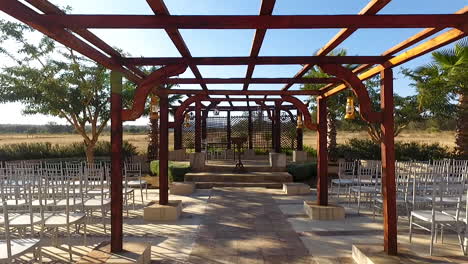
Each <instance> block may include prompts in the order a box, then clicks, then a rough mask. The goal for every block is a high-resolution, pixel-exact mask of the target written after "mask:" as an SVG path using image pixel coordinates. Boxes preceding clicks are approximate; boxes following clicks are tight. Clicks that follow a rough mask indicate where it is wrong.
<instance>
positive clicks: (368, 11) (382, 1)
mask: <svg viewBox="0 0 468 264" xmlns="http://www.w3.org/2000/svg"><path fill="white" fill-rule="evenodd" d="M389 2H390V0H372V1H370V2H369V4H368V5H367V6H365V7H364V8H363V9H362V10H361V12H359V15H375V14H377V12H379V11H380V10H381V9H382V8H383V7H385V6H386V5H387V4H388V3H389ZM356 30H357V28H356V27H349V28H343V29H341V30H340V31H339V32H338V33H337V34H336V35H335V36H334V37H333V38H332V39H331V40H330V41H329V42H328V43H327V44H325V46H323V47H322V48H321V49H320V50H319V51H318V52H317V56H325V55H327V54H328V53H330V52H331V51H332V50H334V49H335V48H336V47H338V46H339V45H340V44H341V43H343V41H345V40H346V39H347V38H348V37H349V36H351V34H353V33H354V32H355V31H356ZM312 67H313V64H306V65H304V67H302V69H301V70H300V71H299V72H298V73H296V75H295V76H294V77H295V78H299V77H302V76H304V75H305V74H306V73H307V72H308V71H309V70H310V69H311V68H312ZM293 84H294V82H291V83H288V84H287V85H285V86H284V87H283V89H282V90H288V89H289V88H291V86H292V85H293Z"/></svg>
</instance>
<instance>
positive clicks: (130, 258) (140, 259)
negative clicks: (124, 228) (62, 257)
mask: <svg viewBox="0 0 468 264" xmlns="http://www.w3.org/2000/svg"><path fill="white" fill-rule="evenodd" d="M122 249H123V250H122V252H119V253H111V247H110V243H109V242H103V243H101V244H99V245H98V246H96V247H95V248H94V249H93V250H92V251H91V252H89V253H88V254H87V255H86V256H83V257H82V258H81V259H80V260H79V261H78V262H77V263H78V264H95V263H119V264H130V263H135V264H150V263H151V244H148V243H137V242H124V243H123V245H122Z"/></svg>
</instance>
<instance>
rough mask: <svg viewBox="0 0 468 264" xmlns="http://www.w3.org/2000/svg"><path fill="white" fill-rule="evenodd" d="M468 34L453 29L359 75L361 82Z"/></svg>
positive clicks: (328, 94) (338, 89)
mask: <svg viewBox="0 0 468 264" xmlns="http://www.w3.org/2000/svg"><path fill="white" fill-rule="evenodd" d="M466 35H467V34H466V33H465V32H463V31H461V30H459V29H451V30H449V31H447V32H445V33H443V34H441V35H438V36H436V37H434V38H432V39H430V40H428V41H426V42H424V43H422V44H420V45H418V46H416V47H414V48H412V49H409V50H407V51H406V52H404V53H402V54H400V55H398V56H395V57H394V58H392V59H390V60H388V61H387V62H385V63H384V64H382V65H378V66H375V67H373V68H372V69H369V70H367V71H365V72H363V73H362V74H361V75H359V79H360V80H367V79H369V78H371V77H373V76H375V75H377V74H379V73H380V72H381V71H382V70H384V69H387V68H393V67H395V66H398V65H400V64H402V63H405V62H407V61H410V60H412V59H414V58H417V57H420V56H422V55H424V54H426V53H429V52H431V51H433V50H436V49H438V48H440V47H443V46H445V45H447V44H450V43H452V42H454V41H457V40H459V39H461V38H463V37H465V36H466ZM344 89H346V85H344V84H342V85H339V86H337V87H335V88H333V89H331V90H329V91H327V92H325V93H324V96H326V97H328V96H332V95H334V94H336V93H338V92H340V91H342V90H344Z"/></svg>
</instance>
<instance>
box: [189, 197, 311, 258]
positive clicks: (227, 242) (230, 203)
mask: <svg viewBox="0 0 468 264" xmlns="http://www.w3.org/2000/svg"><path fill="white" fill-rule="evenodd" d="M188 262H189V263H194V264H195V263H315V262H314V261H313V260H312V257H311V256H310V255H309V252H308V250H307V248H306V247H305V246H304V245H303V243H302V241H301V240H300V238H299V236H298V234H297V233H296V232H295V231H294V230H293V229H292V227H291V225H290V223H289V222H288V221H287V217H286V216H285V215H283V213H282V212H281V210H280V209H279V207H278V205H277V204H276V202H275V201H274V200H273V198H272V196H271V194H269V193H266V192H265V193H262V191H261V189H255V190H252V189H250V190H249V189H237V188H219V189H214V190H213V193H212V196H211V198H210V200H209V201H208V204H207V207H206V209H205V215H204V216H203V218H202V223H201V225H200V230H199V232H198V235H197V238H196V241H195V244H194V246H193V249H192V253H191V255H190V257H189V259H188Z"/></svg>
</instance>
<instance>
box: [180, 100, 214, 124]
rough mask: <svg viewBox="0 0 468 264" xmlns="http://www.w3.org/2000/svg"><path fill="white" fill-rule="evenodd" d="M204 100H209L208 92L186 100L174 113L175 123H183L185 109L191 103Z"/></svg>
mask: <svg viewBox="0 0 468 264" xmlns="http://www.w3.org/2000/svg"><path fill="white" fill-rule="evenodd" d="M204 100H208V96H207V95H206V94H198V95H195V96H193V97H190V98H188V99H187V100H185V101H184V102H183V103H182V104H181V105H180V106H179V107H177V110H176V112H175V115H174V122H175V125H180V124H181V123H182V120H183V118H184V112H185V109H187V108H188V107H189V106H190V105H191V104H193V103H195V102H197V101H204Z"/></svg>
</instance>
